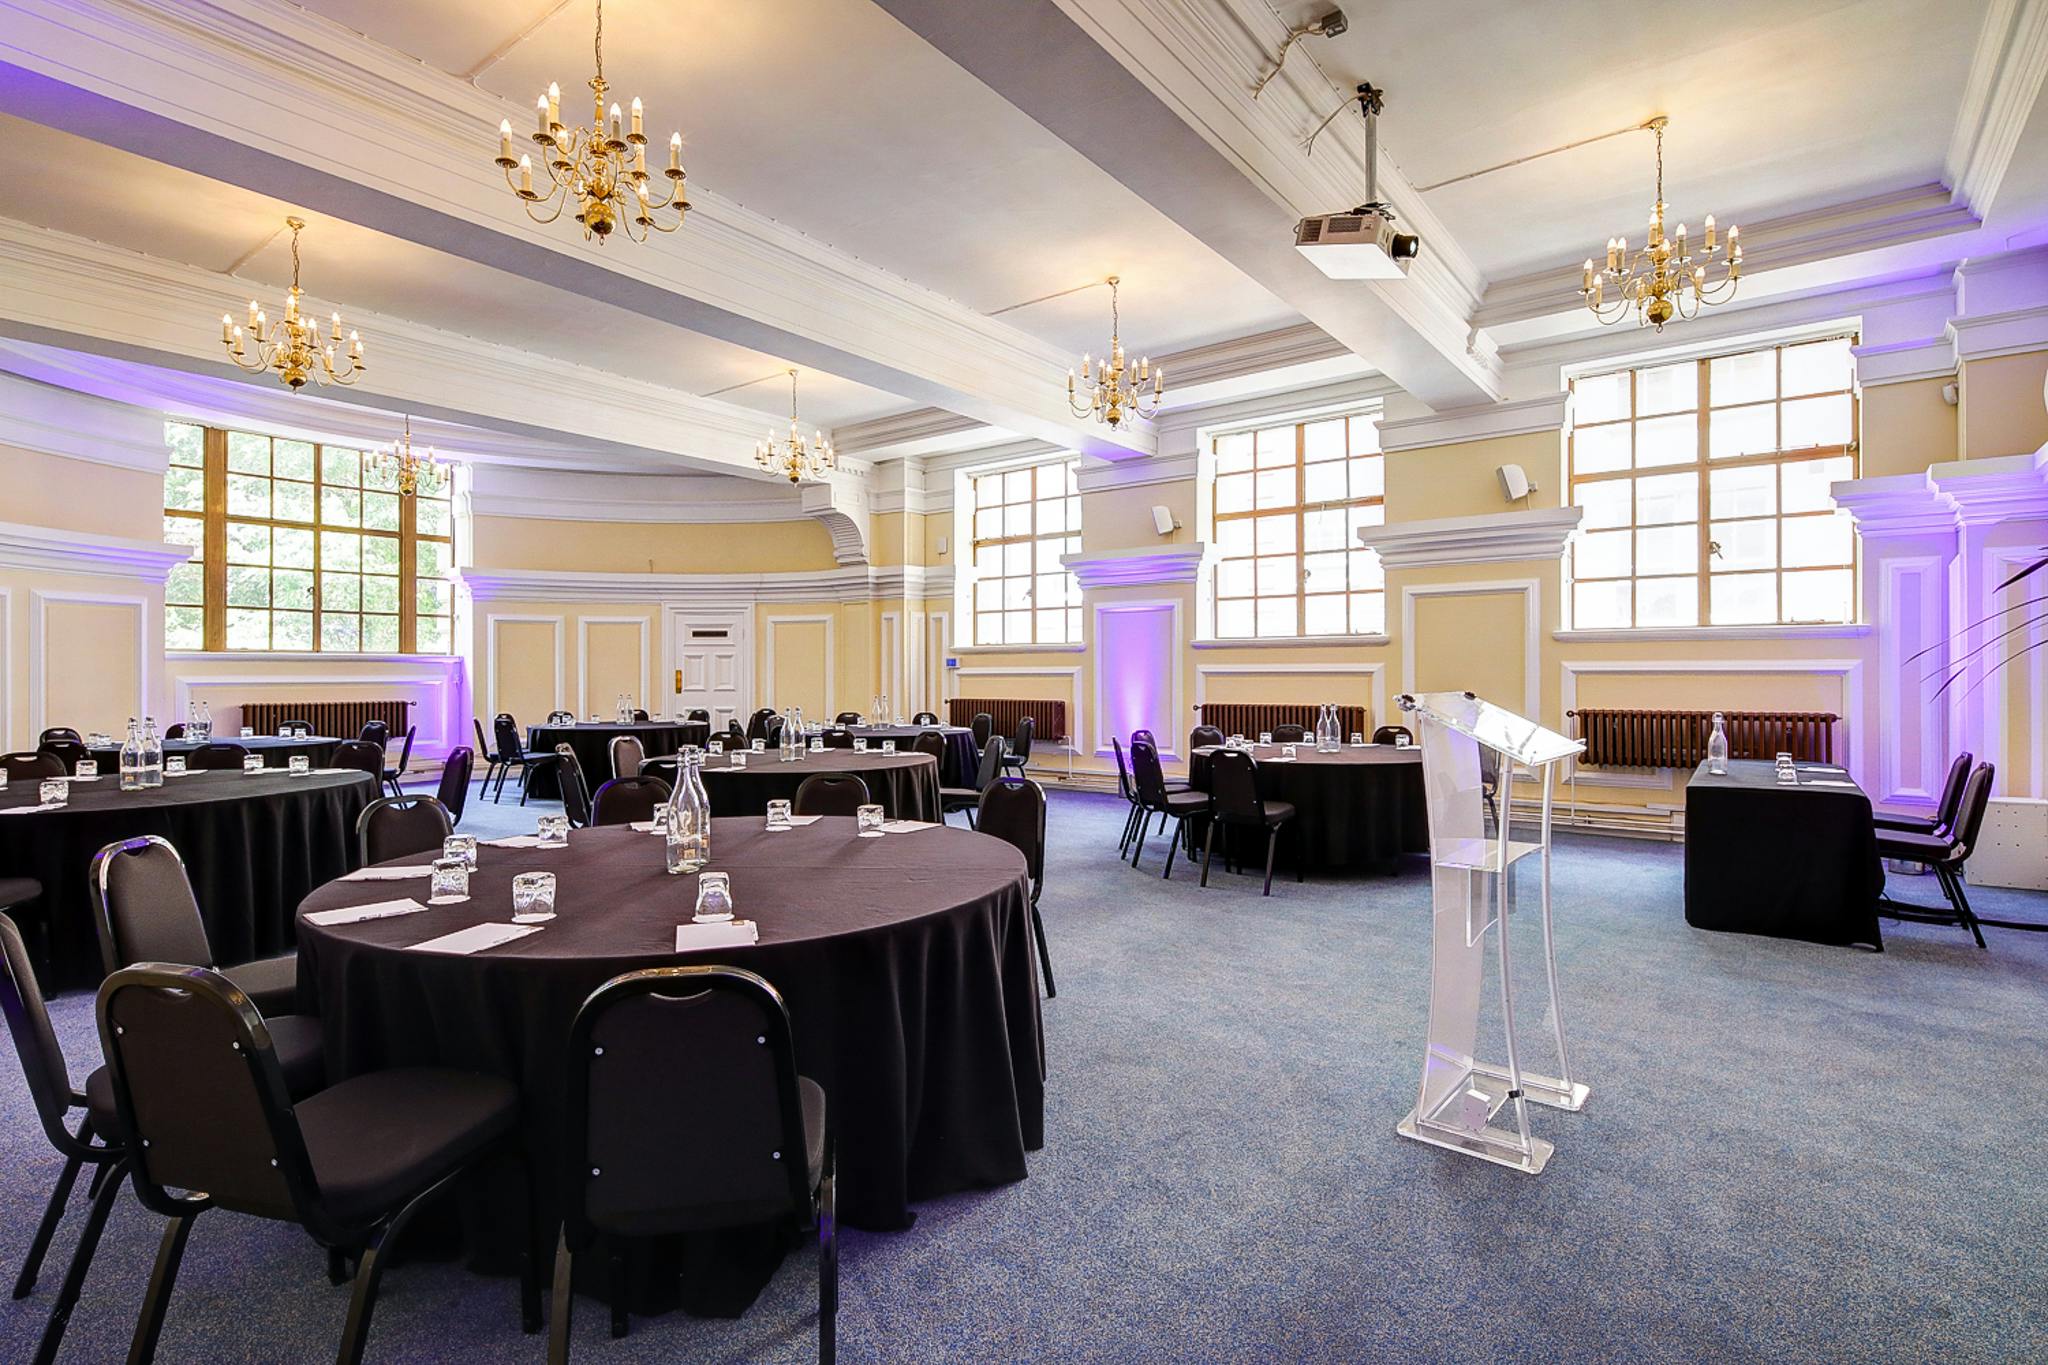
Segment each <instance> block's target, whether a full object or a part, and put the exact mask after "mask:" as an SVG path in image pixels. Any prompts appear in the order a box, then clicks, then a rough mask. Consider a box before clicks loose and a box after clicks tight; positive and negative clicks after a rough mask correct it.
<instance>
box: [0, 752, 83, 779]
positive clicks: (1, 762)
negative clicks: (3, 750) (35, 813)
mask: <svg viewBox="0 0 2048 1365" xmlns="http://www.w3.org/2000/svg"><path fill="white" fill-rule="evenodd" d="M0 768H5V769H6V770H7V780H8V781H9V782H38V781H41V780H42V779H43V778H45V777H68V776H70V775H71V770H70V769H69V768H67V767H65V766H64V760H63V759H61V758H59V757H57V756H56V755H55V754H45V753H40V752H38V753H33V754H31V753H12V754H0Z"/></svg>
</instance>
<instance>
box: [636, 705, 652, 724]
mask: <svg viewBox="0 0 2048 1365" xmlns="http://www.w3.org/2000/svg"><path fill="white" fill-rule="evenodd" d="M653 719H654V717H652V716H650V715H648V714H647V709H646V708H645V707H641V706H636V707H634V708H633V723H634V724H635V725H646V724H648V723H649V722H651V721H652V720H653Z"/></svg>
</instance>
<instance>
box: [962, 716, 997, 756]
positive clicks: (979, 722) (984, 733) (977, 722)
mask: <svg viewBox="0 0 2048 1365" xmlns="http://www.w3.org/2000/svg"><path fill="white" fill-rule="evenodd" d="M968 728H969V729H971V730H973V731H974V747H975V748H977V749H986V748H987V747H988V742H989V740H990V738H991V737H993V736H994V734H995V732H996V718H995V717H994V716H991V715H990V714H989V713H988V712H986V711H976V712H975V713H974V719H973V720H972V721H970V722H969V723H968Z"/></svg>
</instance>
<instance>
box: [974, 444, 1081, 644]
mask: <svg viewBox="0 0 2048 1365" xmlns="http://www.w3.org/2000/svg"><path fill="white" fill-rule="evenodd" d="M1074 466H1075V461H1074V460H1072V459H1071V458H1063V459H1057V460H1041V461H1039V462H1038V463H1036V464H1030V465H1020V466H1015V467H1012V468H1009V469H991V470H987V471H985V472H983V473H980V474H973V475H969V476H968V504H969V506H968V514H967V515H968V523H967V524H968V531H969V535H968V560H967V563H968V566H969V568H970V569H971V570H972V571H973V573H974V586H973V588H972V590H971V592H970V595H969V598H968V602H967V619H968V623H969V624H968V638H970V639H972V640H973V641H974V643H975V645H976V646H977V647H979V648H985V649H1003V648H1007V647H1009V646H1012V645H1015V646H1019V647H1022V646H1027V645H1078V644H1080V643H1081V640H1082V631H1083V630H1084V629H1085V628H1086V627H1085V624H1084V622H1083V621H1082V619H1081V618H1082V606H1081V590H1080V584H1079V583H1078V582H1077V581H1076V580H1075V578H1074V575H1073V574H1072V573H1071V572H1068V571H1066V570H1064V569H1063V570H1062V572H1065V573H1066V575H1067V587H1068V595H1069V598H1070V600H1069V601H1068V602H1067V603H1066V604H1065V605H1064V606H1063V607H1061V608H1060V638H1059V639H1056V640H1048V639H1043V638H1041V637H1040V635H1039V629H1038V613H1039V612H1040V611H1041V610H1047V611H1049V610H1052V608H1049V607H1048V608H1040V607H1039V606H1038V605H1037V604H1036V602H1035V601H1033V604H1032V605H1031V606H1029V607H1026V608H1024V610H1025V611H1028V612H1029V613H1030V614H1031V638H1030V639H1029V640H1012V639H1010V638H1008V637H1009V631H1008V629H1007V628H1005V630H1004V632H1003V635H1004V638H1003V639H1001V640H999V641H990V640H984V639H982V638H981V618H982V617H983V616H985V615H995V616H1005V615H1008V614H1009V613H1010V612H1011V611H1013V610H1015V608H1006V607H998V608H997V609H996V610H995V611H994V612H992V613H991V612H984V611H982V609H981V594H982V591H983V589H984V588H990V589H992V590H993V591H994V592H995V594H996V597H997V600H998V601H1000V600H1001V598H1002V591H1003V589H1002V585H1003V584H1004V583H1007V582H1010V581H1011V580H1014V579H1018V578H1023V579H1026V580H1028V581H1030V582H1031V584H1032V587H1031V588H1030V590H1029V592H1028V593H1027V600H1030V594H1031V593H1035V592H1036V590H1037V589H1036V580H1037V579H1038V578H1039V577H1041V574H1040V571H1039V569H1038V546H1039V545H1040V544H1041V543H1042V542H1045V541H1052V540H1056V541H1059V542H1061V543H1062V545H1064V543H1065V542H1066V541H1069V540H1077V539H1079V537H1080V535H1081V493H1080V490H1079V489H1078V488H1076V489H1074V491H1072V492H1062V493H1061V495H1060V497H1061V500H1062V501H1063V502H1065V503H1067V504H1069V505H1070V506H1071V509H1072V513H1071V515H1070V516H1069V517H1068V518H1067V525H1066V528H1065V529H1064V530H1061V531H1046V532H1041V531H1040V530H1039V529H1038V505H1039V503H1041V502H1046V501H1050V499H1047V498H1043V497H1040V496H1039V493H1038V476H1039V471H1041V470H1045V469H1057V470H1059V471H1061V474H1062V482H1063V484H1066V485H1071V484H1072V483H1073V475H1074ZM1027 471H1028V472H1029V473H1030V475H1031V489H1032V493H1031V497H1030V498H1029V499H1027V500H1025V501H1024V502H1022V503H1017V502H1011V501H1010V500H1009V498H1008V495H1007V493H1006V494H1005V495H1004V497H1003V499H1002V500H1001V501H998V502H992V503H987V504H984V503H983V502H982V500H981V489H982V483H983V481H984V480H993V481H995V482H997V483H998V484H1005V485H1006V484H1007V480H1008V477H1009V476H1010V475H1012V474H1019V473H1024V472H1027ZM1017 506H1025V507H1029V508H1030V509H1031V529H1030V531H1029V532H1026V533H1024V534H1020V535H1001V536H981V535H978V534H976V533H975V532H976V531H977V529H978V526H979V523H980V519H981V518H980V514H981V513H982V512H983V511H984V510H991V511H993V510H997V509H1001V508H1008V507H1017ZM1021 544H1029V545H1030V546H1031V547H1032V550H1031V560H1032V567H1031V571H1030V572H1029V573H1025V574H1013V573H1004V572H997V573H994V574H984V573H982V572H981V570H980V569H979V568H978V567H976V566H978V565H979V564H980V562H981V552H982V551H983V550H985V549H997V550H1001V549H1005V548H1007V547H1008V546H1011V545H1021Z"/></svg>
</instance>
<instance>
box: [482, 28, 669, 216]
mask: <svg viewBox="0 0 2048 1365" xmlns="http://www.w3.org/2000/svg"><path fill="white" fill-rule="evenodd" d="M594 47H595V50H596V54H597V74H596V75H595V76H593V77H591V78H590V91H591V107H592V110H593V113H592V115H591V122H590V126H589V127H587V128H581V127H578V128H570V127H565V126H564V125H563V123H562V87H561V86H559V85H554V84H550V85H549V86H548V92H547V93H546V94H545V95H542V96H541V97H540V98H539V99H538V100H537V101H536V102H535V105H534V116H535V119H536V123H537V126H536V127H535V128H534V130H533V133H532V138H533V143H534V146H535V148H536V149H537V150H538V151H539V153H540V155H541V166H542V168H543V170H544V171H545V172H546V174H547V179H548V187H547V190H546V191H545V192H542V191H539V190H536V189H535V188H534V187H533V155H532V154H531V153H528V154H523V155H521V156H519V157H517V158H516V159H515V158H514V157H513V155H512V121H511V120H510V119H505V120H503V121H502V122H500V123H499V124H498V166H499V168H500V169H501V170H503V171H504V172H505V184H506V185H507V186H508V187H510V189H511V190H512V192H513V193H514V194H516V195H518V196H519V199H520V202H521V203H523V204H525V205H526V215H527V217H529V218H531V219H533V221H534V222H536V223H552V222H554V221H555V220H556V219H557V218H560V217H561V216H562V214H563V213H564V212H565V211H566V210H567V209H568V208H569V206H570V204H571V203H572V202H573V203H574V205H575V209H576V212H575V218H576V221H577V222H579V223H581V224H582V225H583V237H584V240H585V241H588V240H589V239H591V238H593V237H595V238H596V239H597V241H598V244H599V245H600V246H601V245H603V244H604V242H605V240H606V239H607V238H609V237H610V236H611V235H612V233H613V232H615V231H617V230H618V229H620V228H621V227H623V228H624V229H625V230H626V235H627V236H628V237H631V238H633V239H634V240H636V241H641V242H644V241H646V240H647V235H648V233H650V232H674V231H675V230H676V229H677V228H679V227H681V226H682V225H683V215H684V214H685V213H686V212H688V210H689V207H690V201H689V199H688V198H686V197H685V195H684V193H683V135H682V134H681V133H679V132H678V133H670V134H669V135H668V165H667V167H666V168H665V169H663V171H662V174H663V175H664V176H666V177H667V178H668V181H669V183H668V185H667V186H665V187H661V186H656V185H655V184H654V182H653V179H652V177H651V176H650V175H649V174H648V171H647V137H646V134H645V133H643V132H642V131H641V109H640V99H639V97H638V96H637V95H636V96H635V97H634V99H633V112H632V123H631V125H630V127H628V126H626V125H625V124H623V122H622V116H621V114H620V111H619V106H618V105H617V104H616V103H614V104H613V105H612V107H611V109H610V112H609V121H607V112H606V110H605V105H604V96H605V92H606V91H607V90H609V89H611V87H610V86H609V85H607V84H606V83H605V79H604V0H597V37H596V41H595V43H594ZM515 171H516V172H517V173H518V178H517V179H516V180H515V179H514V178H513V173H514V172H515ZM546 206H552V208H553V211H552V212H546V211H544V210H545V207H546ZM670 209H673V210H674V211H675V218H674V220H673V221H663V219H661V218H660V217H659V216H658V215H660V214H662V213H664V212H665V211H667V210H670Z"/></svg>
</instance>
